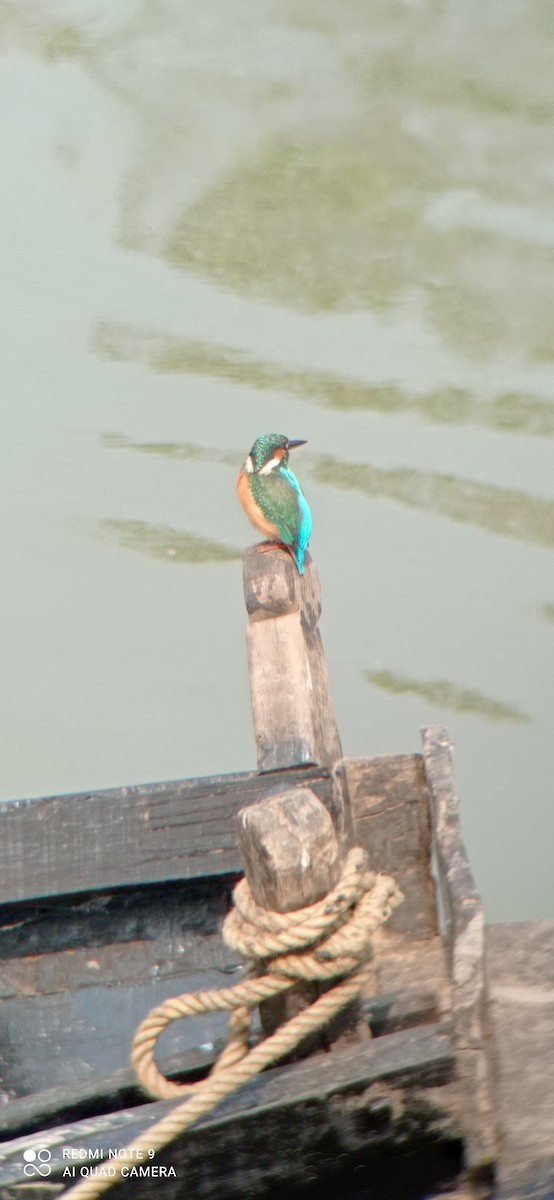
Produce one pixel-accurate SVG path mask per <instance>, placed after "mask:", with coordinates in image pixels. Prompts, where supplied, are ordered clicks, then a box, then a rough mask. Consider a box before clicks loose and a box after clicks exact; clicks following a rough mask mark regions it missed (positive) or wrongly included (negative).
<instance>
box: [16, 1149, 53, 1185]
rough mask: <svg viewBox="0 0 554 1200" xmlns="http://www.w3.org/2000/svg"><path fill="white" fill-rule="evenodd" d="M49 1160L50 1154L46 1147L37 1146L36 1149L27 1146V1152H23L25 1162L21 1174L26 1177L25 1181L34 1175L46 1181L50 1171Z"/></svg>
mask: <svg viewBox="0 0 554 1200" xmlns="http://www.w3.org/2000/svg"><path fill="white" fill-rule="evenodd" d="M51 1158H52V1153H51V1151H50V1150H49V1149H48V1147H47V1146H39V1147H38V1148H37V1149H35V1147H34V1146H29V1149H28V1150H24V1151H23V1159H24V1162H25V1166H24V1167H23V1174H24V1175H26V1176H27V1179H31V1178H32V1177H33V1176H35V1175H40V1176H41V1178H42V1179H48V1176H49V1174H50V1172H51V1170H52V1167H51V1166H50V1159H51Z"/></svg>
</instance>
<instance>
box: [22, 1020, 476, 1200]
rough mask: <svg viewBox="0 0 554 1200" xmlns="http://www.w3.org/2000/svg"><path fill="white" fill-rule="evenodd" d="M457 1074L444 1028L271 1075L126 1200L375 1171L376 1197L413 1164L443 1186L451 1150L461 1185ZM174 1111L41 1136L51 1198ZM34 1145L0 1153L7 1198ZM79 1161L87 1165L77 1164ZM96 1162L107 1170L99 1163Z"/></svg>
mask: <svg viewBox="0 0 554 1200" xmlns="http://www.w3.org/2000/svg"><path fill="white" fill-rule="evenodd" d="M453 1066H454V1063H453V1056H452V1047H451V1043H450V1039H449V1037H448V1035H447V1033H445V1032H444V1031H443V1030H442V1029H441V1028H440V1027H437V1026H433V1027H431V1028H424V1029H419V1028H418V1029H414V1030H407V1031H403V1032H400V1033H394V1034H391V1035H390V1036H387V1037H380V1038H376V1039H375V1040H374V1041H371V1042H368V1043H366V1044H365V1045H364V1046H362V1047H361V1046H353V1047H345V1048H344V1050H343V1051H342V1053H341V1055H340V1056H336V1057H335V1056H334V1055H329V1054H319V1055H316V1056H315V1057H313V1058H311V1059H304V1060H303V1061H301V1062H297V1063H294V1064H291V1065H288V1066H285V1067H281V1068H277V1069H273V1070H270V1071H266V1072H264V1074H263V1075H261V1076H260V1077H259V1078H258V1079H256V1080H254V1081H253V1082H252V1083H250V1084H248V1085H246V1086H245V1087H244V1088H243V1089H242V1090H241V1091H240V1092H239V1093H237V1094H236V1095H235V1096H232V1097H230V1098H229V1099H228V1100H227V1101H226V1102H225V1104H223V1105H221V1106H220V1108H219V1109H216V1111H215V1112H214V1113H213V1114H211V1115H210V1116H209V1117H207V1118H204V1119H203V1120H202V1121H201V1122H199V1124H198V1125H197V1126H195V1127H193V1128H192V1129H191V1130H190V1131H189V1132H188V1133H187V1136H186V1137H184V1138H177V1139H176V1140H175V1141H174V1142H172V1143H171V1145H170V1146H168V1147H167V1148H166V1149H164V1151H162V1152H161V1153H160V1154H159V1155H156V1156H155V1158H154V1160H153V1161H154V1162H155V1164H156V1165H157V1167H159V1166H160V1165H164V1166H170V1165H171V1166H173V1167H174V1172H175V1175H174V1177H173V1178H171V1177H165V1178H164V1177H163V1176H161V1177H158V1178H156V1180H155V1182H154V1181H153V1179H152V1177H150V1178H148V1177H145V1178H140V1177H138V1178H130V1179H128V1180H127V1181H126V1182H125V1181H123V1182H122V1183H121V1184H119V1185H118V1195H119V1194H120V1193H121V1196H122V1197H132V1198H133V1200H149V1198H151V1196H152V1194H153V1193H155V1195H156V1196H157V1197H158V1196H159V1197H162V1198H163V1200H177V1198H178V1197H181V1196H182V1195H183V1190H184V1191H185V1192H186V1194H187V1195H188V1196H189V1195H190V1196H191V1197H195V1196H199V1195H207V1194H210V1195H217V1196H218V1197H221V1198H222V1200H232V1198H235V1197H236V1198H237V1200H238V1197H243V1196H245V1195H248V1194H250V1193H251V1192H252V1193H253V1194H254V1193H255V1194H257V1193H258V1191H260V1192H261V1191H263V1190H264V1188H265V1189H266V1190H267V1188H268V1187H270V1189H271V1190H272V1193H273V1192H274V1191H275V1193H276V1194H284V1192H285V1190H289V1191H290V1189H292V1187H293V1186H294V1187H296V1188H299V1187H301V1186H302V1185H307V1184H308V1183H311V1184H312V1185H313V1183H314V1182H316V1183H318V1184H320V1185H322V1186H323V1184H324V1183H325V1184H327V1183H328V1182H329V1178H330V1177H333V1176H335V1177H337V1176H342V1178H344V1172H345V1170H347V1169H350V1170H354V1168H355V1167H356V1164H357V1163H360V1162H366V1163H369V1167H370V1179H371V1186H372V1187H373V1186H374V1181H375V1178H378V1179H381V1173H382V1172H383V1171H384V1179H386V1180H387V1182H388V1183H390V1182H391V1174H392V1172H393V1171H395V1170H397V1168H398V1165H399V1162H400V1163H402V1162H404V1156H406V1157H405V1165H404V1171H405V1172H406V1179H413V1173H414V1163H415V1164H417V1165H418V1169H419V1171H420V1172H423V1178H424V1182H425V1183H428V1182H429V1180H431V1179H432V1180H434V1179H436V1176H433V1174H432V1172H433V1170H436V1169H437V1162H436V1159H435V1155H436V1153H437V1150H438V1148H440V1147H442V1152H443V1154H445V1153H446V1156H447V1158H448V1160H449V1166H448V1167H446V1168H445V1163H444V1161H442V1171H443V1177H444V1175H446V1177H450V1178H451V1177H452V1176H453V1175H454V1174H455V1173H456V1172H457V1168H458V1165H459V1162H458V1160H457V1157H456V1154H457V1153H458V1154H459V1137H458V1134H457V1130H456V1125H455V1121H453V1119H452V1116H451V1111H452V1089H453V1083H452V1079H453ZM173 1105H174V1101H167V1100H166V1101H158V1102H156V1103H153V1104H144V1105H138V1106H136V1107H134V1108H130V1109H126V1110H123V1111H121V1112H118V1113H112V1114H110V1115H108V1116H100V1117H94V1118H89V1119H86V1120H84V1121H77V1122H74V1123H71V1124H66V1125H64V1126H63V1127H61V1128H54V1129H50V1130H47V1131H43V1132H41V1133H40V1135H36V1136H35V1137H34V1138H33V1139H32V1140H33V1141H34V1142H36V1143H37V1144H39V1143H40V1145H42V1146H46V1147H48V1148H50V1150H51V1154H52V1158H51V1160H50V1165H51V1175H50V1177H49V1180H48V1184H49V1186H50V1187H52V1185H54V1186H56V1185H58V1184H60V1183H63V1185H64V1188H66V1189H67V1188H69V1187H70V1186H71V1185H72V1184H73V1183H75V1182H76V1181H77V1179H78V1178H79V1175H78V1173H77V1175H76V1178H75V1179H68V1178H67V1177H66V1178H65V1179H62V1171H63V1169H64V1167H66V1166H67V1165H68V1163H71V1162H73V1164H74V1165H76V1166H77V1170H78V1168H79V1166H81V1165H82V1164H83V1163H86V1162H87V1158H88V1162H89V1163H96V1165H98V1163H99V1162H102V1161H104V1162H108V1161H109V1159H108V1151H109V1150H110V1149H111V1150H112V1151H116V1150H118V1149H119V1148H123V1147H124V1146H126V1145H128V1144H129V1143H130V1142H131V1141H132V1140H134V1139H135V1138H136V1137H137V1136H139V1135H142V1134H145V1133H146V1134H147V1131H148V1129H149V1128H150V1127H151V1126H152V1125H153V1124H154V1123H155V1122H156V1121H158V1120H160V1118H161V1117H162V1116H163V1115H164V1114H165V1113H167V1112H168V1111H169V1109H171V1107H172V1106H173ZM29 1145H30V1139H29V1136H28V1135H27V1136H25V1137H22V1138H19V1139H17V1140H14V1141H11V1142H4V1143H3V1145H2V1146H1V1147H0V1193H1V1195H2V1196H7V1195H8V1194H11V1193H9V1192H8V1189H9V1188H11V1187H12V1186H14V1185H17V1184H21V1182H22V1153H23V1150H25V1149H27V1148H28V1147H29ZM72 1150H74V1151H76V1152H77V1154H79V1152H80V1156H79V1157H76V1158H75V1159H71V1158H70V1154H71V1151H72ZM64 1151H65V1157H64ZM94 1152H96V1154H97V1155H98V1156H99V1155H101V1154H102V1153H104V1154H105V1159H103V1160H102V1158H101V1157H95V1158H93V1157H92V1155H93V1154H94ZM439 1162H440V1159H439ZM426 1172H430V1174H426ZM448 1172H449V1173H450V1174H448ZM357 1178H359V1177H358V1176H356V1175H355V1176H353V1180H355V1179H357ZM395 1178H396V1177H394V1178H393V1182H394V1181H395ZM384 1179H383V1183H384ZM40 1186H41V1183H40V1181H37V1182H36V1184H35V1185H34V1190H33V1195H35V1190H36V1194H37V1195H38V1196H39V1197H41V1198H42V1196H43V1195H48V1194H52V1192H50V1193H41V1192H40V1190H39V1189H40ZM280 1188H282V1189H283V1192H281V1193H279V1189H280ZM431 1190H432V1189H431V1188H429V1187H428V1188H427V1190H426V1194H428V1192H430V1191H431ZM397 1194H402V1190H401V1188H400V1186H399V1188H398V1192H397Z"/></svg>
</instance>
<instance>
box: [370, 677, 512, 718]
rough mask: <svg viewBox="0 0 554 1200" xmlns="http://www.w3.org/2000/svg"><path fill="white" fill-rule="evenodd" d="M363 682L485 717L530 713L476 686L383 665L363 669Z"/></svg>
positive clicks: (457, 710) (443, 706) (396, 693)
mask: <svg viewBox="0 0 554 1200" xmlns="http://www.w3.org/2000/svg"><path fill="white" fill-rule="evenodd" d="M363 676H364V679H365V680H366V682H367V683H373V684H374V685H375V687H378V688H383V690H384V691H386V692H390V693H391V694H392V695H394V696H420V697H421V698H422V699H423V700H425V701H426V702H427V703H428V704H432V705H434V706H435V707H436V708H447V709H452V710H453V711H454V712H460V713H473V714H474V716H480V717H485V718H486V719H487V720H489V721H519V722H524V723H525V722H528V721H530V720H531V717H530V716H529V715H528V713H525V712H523V711H522V709H520V708H518V706H517V705H516V704H506V703H505V701H503V700H497V699H496V698H495V697H493V696H485V695H483V692H480V691H479V690H478V689H477V688H463V687H459V686H458V685H457V684H455V683H450V682H449V680H447V679H425V680H419V679H410V678H409V677H408V676H407V675H399V674H398V673H397V672H396V671H387V670H383V669H379V670H377V669H376V670H370V671H364V672H363Z"/></svg>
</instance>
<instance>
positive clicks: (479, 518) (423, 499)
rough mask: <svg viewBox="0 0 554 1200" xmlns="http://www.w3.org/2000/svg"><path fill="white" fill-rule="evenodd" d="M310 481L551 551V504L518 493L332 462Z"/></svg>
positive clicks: (553, 526) (323, 465)
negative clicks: (375, 498)
mask: <svg viewBox="0 0 554 1200" xmlns="http://www.w3.org/2000/svg"><path fill="white" fill-rule="evenodd" d="M315 478H316V479H317V481H318V483H324V484H328V485H329V484H330V485H331V486H333V487H340V488H346V489H352V490H354V491H360V492H365V493H366V495H368V496H387V497H388V498H389V499H390V500H397V501H398V502H399V503H400V504H408V505H409V506H410V507H411V508H420V509H423V510H424V511H425V512H432V513H435V514H437V515H438V516H441V517H448V518H449V519H450V520H451V521H462V522H464V523H466V524H468V525H477V526H478V527H479V528H480V529H487V530H489V532H491V533H502V534H504V535H506V536H507V537H513V538H520V539H521V540H522V541H525V542H531V543H534V544H535V545H537V546H548V547H550V548H552V547H554V501H550V500H542V499H540V498H539V497H537V496H529V495H527V494H526V493H524V492H515V491H510V490H509V489H508V488H498V487H492V486H491V485H490V484H486V483H474V482H473V481H471V480H469V479H455V478H454V477H453V476H449V475H434V474H431V473H430V472H426V471H416V470H410V469H407V468H399V469H397V470H394V471H385V470H381V469H380V468H379V467H373V466H370V464H369V463H345V462H342V461H340V460H339V459H336V458H322V459H320V460H319V461H318V462H317V463H316V466H315Z"/></svg>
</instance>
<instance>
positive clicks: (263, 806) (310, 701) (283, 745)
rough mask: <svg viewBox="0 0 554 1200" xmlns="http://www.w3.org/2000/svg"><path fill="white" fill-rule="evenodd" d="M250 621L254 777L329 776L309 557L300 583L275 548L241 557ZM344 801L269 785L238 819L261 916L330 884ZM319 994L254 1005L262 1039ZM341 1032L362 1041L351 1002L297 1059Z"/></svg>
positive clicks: (313, 896) (347, 824)
mask: <svg viewBox="0 0 554 1200" xmlns="http://www.w3.org/2000/svg"><path fill="white" fill-rule="evenodd" d="M243 565H244V594H245V601H246V608H247V611H248V614H249V618H250V620H249V624H248V629H247V645H248V665H249V673H250V690H251V697H252V715H253V721H254V731H255V737H256V745H257V749H258V767H259V770H260V771H270V770H275V769H279V768H280V769H284V768H287V767H292V766H301V765H303V764H306V765H308V764H310V763H315V764H318V765H322V766H327V767H329V768H333V767H334V766H335V765H336V763H337V762H338V760H339V759H340V758H341V756H342V750H341V744H340V738H339V733H338V729H337V723H336V718H335V714H334V711H333V706H332V702H331V696H330V690H329V680H328V675H327V666H326V663H325V657H324V653H323V645H322V642H321V635H320V632H319V627H318V622H319V617H320V615H321V589H320V583H319V577H318V574H317V571H316V568H315V566H314V563H313V562H312V560H311V558H310V556H309V555H307V557H306V568H305V574H304V575H303V576H301V575H299V573H298V571H297V569H296V566H295V564H294V562H293V560H292V558H291V556H290V555H289V554H288V553H287V552H286V551H285V550H282V549H279V548H278V547H275V549H273V550H270V551H268V550H267V549H266V548H265V547H264V550H263V552H260V547H259V546H252V547H250V548H249V549H248V550H246V551H245V554H244V559H243ZM347 804H348V800H347V798H346V796H345V793H344V791H343V789H342V785H341V780H340V779H339V778H338V777H337V778H336V789H335V804H334V812H333V814H332V816H331V814H330V813H329V811H328V809H327V808H326V807H325V805H324V804H323V803H322V802H321V800H320V799H319V798H318V797H317V796H316V795H315V794H314V792H312V791H311V790H310V789H309V788H298V787H295V788H292V789H291V788H287V786H286V783H284V784H283V786H281V787H279V786H278V787H277V788H275V787H273V789H270V791H269V793H268V795H267V796H266V797H265V798H264V799H263V800H261V801H260V802H259V803H258V804H256V805H252V806H250V807H248V808H244V809H242V810H241V811H240V812H239V813H238V815H237V828H238V839H239V849H240V852H241V858H242V861H243V863H244V867H245V874H246V877H247V879H248V882H249V885H250V890H251V892H252V895H253V897H254V899H255V900H256V902H257V904H259V905H260V907H261V908H264V909H270V910H272V911H274V912H279V913H288V912H293V911H296V910H299V909H302V908H306V907H308V906H309V905H312V904H315V903H316V902H317V901H318V900H321V899H322V898H323V897H324V896H325V895H327V893H328V892H330V891H331V889H332V888H333V887H334V885H335V884H336V883H337V881H338V879H339V877H340V873H341V867H342V863H343V857H344V853H345V851H346V849H347V848H348V845H349V843H350V844H351V835H350V831H351V828H352V824H351V820H350V816H349V814H347V813H346V812H345V808H346V806H347ZM324 990H325V986H324V985H322V984H321V983H302V984H298V985H295V986H294V987H293V988H291V989H290V990H289V991H288V992H286V993H285V994H284V995H280V996H277V997H275V998H274V999H272V1000H268V1001H265V1002H264V1003H263V1004H262V1005H261V1006H260V1012H261V1018H262V1024H263V1026H264V1029H265V1031H266V1033H269V1032H271V1031H272V1030H273V1029H274V1028H275V1027H276V1026H278V1025H280V1024H282V1023H283V1021H285V1020H288V1019H289V1018H290V1017H292V1016H294V1015H295V1013H297V1012H299V1011H300V1010H301V1009H302V1008H303V1007H305V1006H306V1005H308V1004H311V1003H312V1002H313V1001H314V1000H315V999H316V998H317V996H318V995H320V994H321V992H322V991H324ZM346 1031H348V1033H349V1036H352V1033H353V1031H355V1036H357V1037H362V1038H364V1037H365V1038H367V1037H368V1036H369V1034H368V1027H367V1022H365V1023H364V1022H361V1021H360V1007H359V1004H355V1005H351V1006H350V1007H349V1009H348V1010H347V1012H346V1013H345V1014H341V1016H340V1019H339V1021H338V1022H336V1023H335V1022H334V1023H333V1030H332V1032H330V1031H329V1030H328V1031H327V1032H326V1034H325V1035H323V1036H318V1037H315V1038H313V1039H310V1042H309V1045H307V1044H306V1043H305V1044H304V1045H303V1047H302V1051H303V1052H304V1053H306V1051H307V1050H312V1049H314V1048H315V1047H317V1046H322V1045H325V1046H328V1044H329V1041H330V1040H332V1039H333V1038H334V1037H336V1036H338V1034H339V1033H341V1034H343V1033H344V1032H346Z"/></svg>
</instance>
